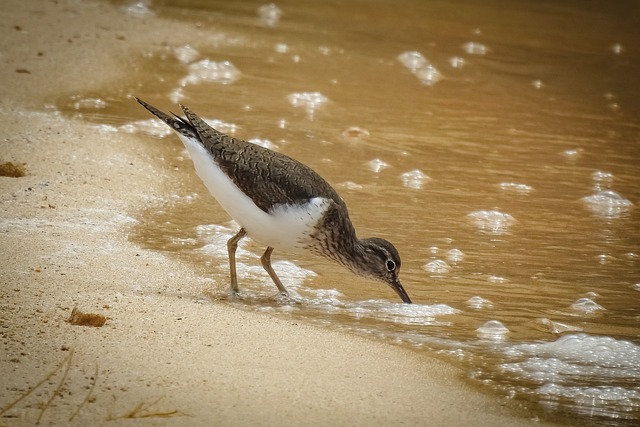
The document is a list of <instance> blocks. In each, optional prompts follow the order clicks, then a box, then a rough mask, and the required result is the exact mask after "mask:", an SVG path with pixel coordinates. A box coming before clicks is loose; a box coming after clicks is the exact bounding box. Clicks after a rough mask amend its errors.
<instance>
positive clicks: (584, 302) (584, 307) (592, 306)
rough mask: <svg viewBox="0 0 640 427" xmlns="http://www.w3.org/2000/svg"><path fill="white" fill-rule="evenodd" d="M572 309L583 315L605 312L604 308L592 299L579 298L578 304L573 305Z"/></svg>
mask: <svg viewBox="0 0 640 427" xmlns="http://www.w3.org/2000/svg"><path fill="white" fill-rule="evenodd" d="M571 309H572V310H574V311H577V312H580V313H583V314H592V313H595V312H597V311H600V310H605V308H604V307H603V306H601V305H600V304H598V303H597V302H595V301H594V300H592V299H591V298H579V299H578V300H577V301H576V302H574V303H573V304H571Z"/></svg>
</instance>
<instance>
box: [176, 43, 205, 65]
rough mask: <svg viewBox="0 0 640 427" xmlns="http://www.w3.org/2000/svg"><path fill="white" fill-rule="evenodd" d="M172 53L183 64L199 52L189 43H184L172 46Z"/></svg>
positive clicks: (194, 57) (191, 60) (187, 62)
mask: <svg viewBox="0 0 640 427" xmlns="http://www.w3.org/2000/svg"><path fill="white" fill-rule="evenodd" d="M173 54H174V56H175V57H176V59H177V60H178V61H180V62H182V63H183V64H189V63H190V62H193V61H194V60H195V59H196V58H197V57H198V56H199V55H200V52H198V51H197V50H196V49H195V48H193V47H192V46H191V45H188V44H186V45H184V46H177V47H174V48H173Z"/></svg>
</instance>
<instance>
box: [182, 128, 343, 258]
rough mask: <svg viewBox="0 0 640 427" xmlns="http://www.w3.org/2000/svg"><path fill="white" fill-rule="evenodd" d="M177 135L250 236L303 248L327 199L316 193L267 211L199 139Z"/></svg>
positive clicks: (280, 246) (286, 248) (211, 188)
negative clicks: (293, 203)
mask: <svg viewBox="0 0 640 427" xmlns="http://www.w3.org/2000/svg"><path fill="white" fill-rule="evenodd" d="M178 136H179V137H180V140H181V141H182V143H183V144H184V146H185V147H186V149H187V151H188V152H189V156H190V157H191V160H192V161H193V165H194V167H195V169H196V173H197V174H198V176H199V177H200V179H202V182H204V185H205V186H206V187H207V189H208V190H209V192H210V193H211V195H212V196H213V197H215V199H216V200H217V201H218V203H220V205H221V206H222V208H223V209H224V210H225V211H227V213H228V214H229V215H230V216H231V218H233V219H234V220H235V221H236V222H237V223H238V224H240V225H241V226H242V227H244V228H245V230H247V234H248V235H249V237H251V238H252V239H254V240H255V241H257V242H259V243H261V244H263V245H266V246H271V247H273V248H275V249H279V250H284V251H300V250H303V249H304V248H305V246H306V245H307V241H308V235H309V233H310V232H311V231H312V230H313V228H314V226H315V225H316V223H317V222H318V220H319V219H320V218H322V215H323V214H324V212H325V211H326V210H327V209H328V208H329V206H331V203H332V201H331V200H330V199H325V198H323V197H316V198H314V199H311V200H310V201H309V203H306V204H303V205H286V204H283V205H277V206H274V207H273V208H272V209H271V210H270V211H269V212H268V213H267V212H265V211H263V210H262V209H260V208H259V207H258V206H256V205H255V203H253V200H251V198H250V197H249V196H247V195H246V194H244V193H243V192H242V191H241V190H240V189H239V188H238V187H237V186H236V185H235V184H234V183H233V181H232V180H231V179H230V178H229V177H228V176H227V175H226V174H225V173H224V171H223V170H222V169H221V168H220V166H218V164H217V163H216V162H215V161H214V160H213V157H212V156H211V155H210V154H209V153H208V152H207V150H206V149H205V148H204V147H203V146H202V144H201V143H200V142H199V141H197V140H195V139H190V138H188V137H186V136H184V135H182V134H178Z"/></svg>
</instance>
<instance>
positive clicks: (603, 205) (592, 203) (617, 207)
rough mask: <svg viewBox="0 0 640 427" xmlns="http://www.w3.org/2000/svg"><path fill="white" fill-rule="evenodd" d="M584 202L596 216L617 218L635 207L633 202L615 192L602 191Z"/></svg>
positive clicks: (585, 198)
mask: <svg viewBox="0 0 640 427" xmlns="http://www.w3.org/2000/svg"><path fill="white" fill-rule="evenodd" d="M582 201H583V202H584V203H585V204H586V205H587V206H588V207H589V208H590V209H591V210H592V211H593V212H594V213H596V214H598V215H601V216H605V217H609V218H612V217H613V218H615V217H618V216H620V215H621V214H622V213H624V212H626V211H628V210H629V209H631V208H632V207H633V203H631V201H629V200H627V199H625V198H624V197H622V196H621V195H620V194H619V193H616V192H615V191H613V190H602V191H599V192H597V193H595V194H592V195H590V196H587V197H583V198H582Z"/></svg>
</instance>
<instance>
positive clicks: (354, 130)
mask: <svg viewBox="0 0 640 427" xmlns="http://www.w3.org/2000/svg"><path fill="white" fill-rule="evenodd" d="M342 136H343V137H344V138H347V139H350V140H358V139H362V138H367V137H368V136H369V131H368V130H366V129H363V128H361V127H358V126H349V127H348V128H346V129H345V130H343V131H342Z"/></svg>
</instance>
